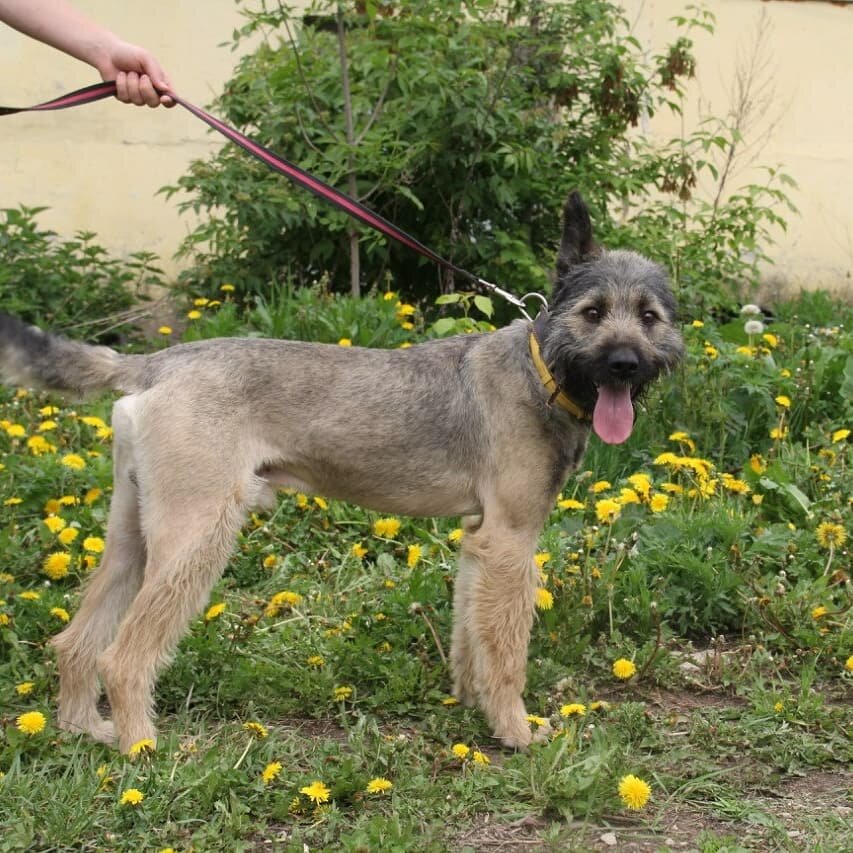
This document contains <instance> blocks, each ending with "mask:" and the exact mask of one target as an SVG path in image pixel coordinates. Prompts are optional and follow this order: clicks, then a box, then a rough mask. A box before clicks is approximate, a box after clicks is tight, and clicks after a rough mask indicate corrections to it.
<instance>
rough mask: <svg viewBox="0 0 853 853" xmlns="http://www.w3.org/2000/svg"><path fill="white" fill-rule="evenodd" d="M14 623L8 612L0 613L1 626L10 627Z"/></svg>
mask: <svg viewBox="0 0 853 853" xmlns="http://www.w3.org/2000/svg"><path fill="white" fill-rule="evenodd" d="M11 624H12V620H11V619H10V618H9V614H8V613H0V628H8V627H9V625H11Z"/></svg>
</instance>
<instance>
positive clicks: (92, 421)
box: [80, 415, 106, 429]
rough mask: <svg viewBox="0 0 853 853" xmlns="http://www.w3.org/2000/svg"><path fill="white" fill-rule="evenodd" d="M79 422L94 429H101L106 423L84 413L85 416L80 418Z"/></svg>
mask: <svg viewBox="0 0 853 853" xmlns="http://www.w3.org/2000/svg"><path fill="white" fill-rule="evenodd" d="M80 422H81V423H84V424H86V426H90V427H94V428H95V429H103V428H104V427H105V426H106V423H105V422H104V421H103V420H102V419H101V418H96V417H94V416H91V415H86V416H85V417H82V418H80Z"/></svg>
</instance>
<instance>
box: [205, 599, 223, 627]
mask: <svg viewBox="0 0 853 853" xmlns="http://www.w3.org/2000/svg"><path fill="white" fill-rule="evenodd" d="M226 606H227V605H226V603H225V602H224V601H220V602H219V603H218V604H212V605H211V606H210V607H208V608H207V613H205V614H204V621H205V622H211V621H213V620H214V619H218V618H219V617H220V616H221V615H222V614H223V613H224V612H225V608H226Z"/></svg>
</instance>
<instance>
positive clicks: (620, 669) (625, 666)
mask: <svg viewBox="0 0 853 853" xmlns="http://www.w3.org/2000/svg"><path fill="white" fill-rule="evenodd" d="M636 672H637V667H636V666H635V665H634V662H633V661H630V660H628V659H627V658H619V660H615V661H613V674H614V675H615V676H616V677H617V678H618V679H620V680H622V681H627V680H628V679H629V678H631V677H632V676H633V675H635V674H636Z"/></svg>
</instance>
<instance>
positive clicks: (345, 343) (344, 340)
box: [338, 338, 352, 347]
mask: <svg viewBox="0 0 853 853" xmlns="http://www.w3.org/2000/svg"><path fill="white" fill-rule="evenodd" d="M338 346H339V347H351V346H352V339H350V338H341V339H340V340H339V341H338Z"/></svg>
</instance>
